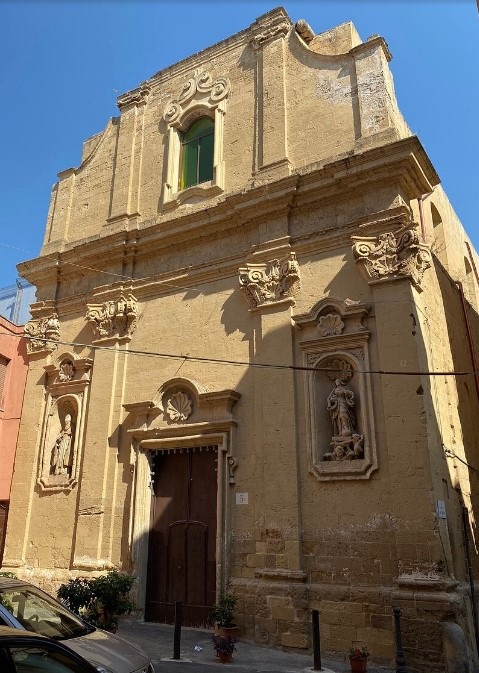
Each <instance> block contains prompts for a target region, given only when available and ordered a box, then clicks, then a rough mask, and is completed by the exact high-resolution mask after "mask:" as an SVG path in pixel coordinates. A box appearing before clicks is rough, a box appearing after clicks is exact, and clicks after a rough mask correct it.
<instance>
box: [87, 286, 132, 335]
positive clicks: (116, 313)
mask: <svg viewBox="0 0 479 673" xmlns="http://www.w3.org/2000/svg"><path fill="white" fill-rule="evenodd" d="M139 313H140V311H139V308H138V302H137V300H136V299H135V297H134V296H133V295H132V294H131V293H130V294H128V297H127V298H125V296H124V295H123V294H121V295H120V297H119V298H118V299H115V300H109V301H105V302H103V303H102V304H87V313H86V316H85V318H86V320H88V322H90V323H91V325H92V327H93V330H94V332H95V335H96V336H97V338H99V339H108V338H112V337H113V338H115V337H131V335H132V334H133V332H134V330H135V328H136V325H137V321H138V316H139Z"/></svg>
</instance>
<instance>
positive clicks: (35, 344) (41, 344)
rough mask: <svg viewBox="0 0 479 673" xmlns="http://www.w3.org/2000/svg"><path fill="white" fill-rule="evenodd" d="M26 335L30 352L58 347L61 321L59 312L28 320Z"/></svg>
mask: <svg viewBox="0 0 479 673" xmlns="http://www.w3.org/2000/svg"><path fill="white" fill-rule="evenodd" d="M25 336H26V337H27V352H28V353H37V352H39V351H47V352H51V351H53V350H55V348H57V343H56V342H57V341H59V340H60V321H59V320H58V315H57V313H52V314H51V315H49V316H48V317H45V318H38V319H36V320H30V321H29V322H27V324H26V325H25Z"/></svg>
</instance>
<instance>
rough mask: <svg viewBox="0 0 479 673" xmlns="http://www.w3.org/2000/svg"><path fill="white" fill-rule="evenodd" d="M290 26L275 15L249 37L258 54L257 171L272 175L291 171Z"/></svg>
mask: <svg viewBox="0 0 479 673" xmlns="http://www.w3.org/2000/svg"><path fill="white" fill-rule="evenodd" d="M290 27H291V26H290V24H289V22H288V21H285V20H284V18H282V17H278V18H277V19H276V21H275V23H274V24H273V25H271V26H269V27H267V28H264V27H263V29H262V30H261V31H260V32H257V33H256V34H255V35H254V37H253V40H252V45H253V49H254V50H255V51H256V55H257V59H256V69H257V72H256V83H257V90H258V103H257V118H256V125H257V138H258V147H257V172H261V173H267V175H268V176H269V175H270V174H271V175H272V176H274V177H275V178H280V177H284V176H286V175H289V174H290V172H291V166H290V163H289V157H288V120H287V101H286V50H287V45H286V37H287V35H288V34H289V30H290Z"/></svg>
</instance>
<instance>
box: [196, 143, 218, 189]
mask: <svg viewBox="0 0 479 673" xmlns="http://www.w3.org/2000/svg"><path fill="white" fill-rule="evenodd" d="M199 142H200V156H199V161H198V182H206V181H207V180H212V179H213V146H214V142H215V140H214V135H213V133H210V134H209V135H207V136H203V137H202V138H200V141H199Z"/></svg>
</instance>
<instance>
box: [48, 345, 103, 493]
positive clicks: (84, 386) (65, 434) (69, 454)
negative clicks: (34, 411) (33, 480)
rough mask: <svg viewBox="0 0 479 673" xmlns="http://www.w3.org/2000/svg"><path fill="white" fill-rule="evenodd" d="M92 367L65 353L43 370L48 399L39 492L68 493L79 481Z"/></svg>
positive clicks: (82, 360) (87, 360)
mask: <svg viewBox="0 0 479 673" xmlns="http://www.w3.org/2000/svg"><path fill="white" fill-rule="evenodd" d="M91 366H92V360H90V359H79V358H76V357H75V356H74V355H72V354H71V353H64V354H63V355H61V356H60V357H59V358H58V359H57V360H56V364H50V365H47V366H46V367H45V372H46V391H47V399H46V404H45V409H44V418H43V423H42V434H41V440H40V442H41V443H40V461H39V468H38V478H37V483H38V485H39V486H40V488H41V490H42V491H64V490H66V491H71V490H72V489H73V488H74V487H75V485H76V484H77V483H78V481H79V478H80V463H81V460H80V458H81V448H82V446H83V436H84V430H85V427H84V426H85V410H86V407H87V397H88V391H89V385H90V372H91Z"/></svg>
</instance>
